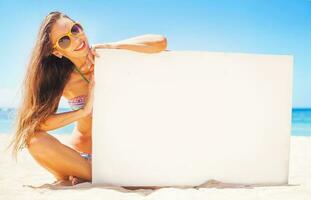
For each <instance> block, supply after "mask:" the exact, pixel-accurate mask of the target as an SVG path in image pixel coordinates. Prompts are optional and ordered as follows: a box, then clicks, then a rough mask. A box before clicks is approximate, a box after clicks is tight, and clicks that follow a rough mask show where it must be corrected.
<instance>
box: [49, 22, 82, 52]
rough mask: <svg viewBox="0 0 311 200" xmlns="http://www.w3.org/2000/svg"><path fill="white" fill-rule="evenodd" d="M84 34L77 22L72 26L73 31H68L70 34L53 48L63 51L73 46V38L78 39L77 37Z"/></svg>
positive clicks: (61, 38)
mask: <svg viewBox="0 0 311 200" xmlns="http://www.w3.org/2000/svg"><path fill="white" fill-rule="evenodd" d="M83 33H84V32H83V28H82V26H81V24H80V23H77V22H76V23H74V24H72V26H71V29H70V31H68V33H66V34H65V35H63V36H62V37H60V38H59V39H58V40H57V42H56V44H55V45H54V46H53V48H56V47H59V48H61V49H66V48H68V47H69V46H70V44H71V37H73V36H75V37H76V36H79V35H82V34H83Z"/></svg>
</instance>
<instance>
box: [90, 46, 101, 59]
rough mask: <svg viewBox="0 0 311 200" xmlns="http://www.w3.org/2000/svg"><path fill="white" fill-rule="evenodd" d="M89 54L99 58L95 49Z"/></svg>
mask: <svg viewBox="0 0 311 200" xmlns="http://www.w3.org/2000/svg"><path fill="white" fill-rule="evenodd" d="M91 53H92V54H93V55H94V56H96V57H99V54H98V53H97V52H96V50H95V48H91Z"/></svg>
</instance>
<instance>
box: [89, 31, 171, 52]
mask: <svg viewBox="0 0 311 200" xmlns="http://www.w3.org/2000/svg"><path fill="white" fill-rule="evenodd" d="M93 47H94V49H98V48H112V49H128V50H133V51H137V52H143V53H158V52H161V51H164V50H165V49H166V48H167V39H166V37H164V36H162V35H157V34H146V35H141V36H136V37H132V38H129V39H126V40H121V41H118V42H111V43H104V44H95V45H93Z"/></svg>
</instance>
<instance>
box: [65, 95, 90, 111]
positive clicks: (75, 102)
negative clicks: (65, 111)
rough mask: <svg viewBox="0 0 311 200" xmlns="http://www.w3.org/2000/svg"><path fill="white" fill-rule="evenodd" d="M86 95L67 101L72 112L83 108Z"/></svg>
mask: <svg viewBox="0 0 311 200" xmlns="http://www.w3.org/2000/svg"><path fill="white" fill-rule="evenodd" d="M86 98H87V95H79V96H76V97H74V98H72V99H70V100H68V104H69V105H70V107H71V109H72V110H79V109H81V108H83V107H84V105H85V101H86Z"/></svg>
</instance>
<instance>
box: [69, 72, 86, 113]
mask: <svg viewBox="0 0 311 200" xmlns="http://www.w3.org/2000/svg"><path fill="white" fill-rule="evenodd" d="M75 70H76V71H77V72H78V73H79V74H80V75H81V76H82V78H83V79H84V80H85V81H86V82H87V83H89V80H87V78H85V76H84V75H83V74H82V73H81V71H80V70H79V69H78V68H77V67H76V66H75ZM86 98H87V95H79V96H76V97H74V98H72V99H69V100H68V104H69V105H70V107H71V109H72V110H79V109H81V108H83V107H84V104H85V102H86Z"/></svg>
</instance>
